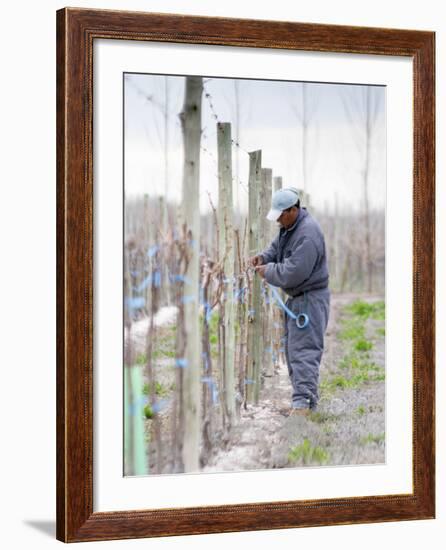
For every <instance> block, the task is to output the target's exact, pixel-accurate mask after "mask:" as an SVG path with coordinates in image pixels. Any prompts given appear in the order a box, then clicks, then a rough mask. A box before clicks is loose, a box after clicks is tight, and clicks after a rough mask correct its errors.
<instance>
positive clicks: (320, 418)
mask: <svg viewBox="0 0 446 550" xmlns="http://www.w3.org/2000/svg"><path fill="white" fill-rule="evenodd" d="M309 419H310V420H311V421H312V422H316V423H317V424H325V423H326V422H330V421H333V420H336V416H335V415H334V414H330V413H327V412H319V411H311V412H310V415H309Z"/></svg>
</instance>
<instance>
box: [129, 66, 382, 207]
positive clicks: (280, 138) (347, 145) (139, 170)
mask: <svg viewBox="0 0 446 550" xmlns="http://www.w3.org/2000/svg"><path fill="white" fill-rule="evenodd" d="M235 82H236V79H228V78H215V77H208V76H204V92H203V100H202V128H203V134H202V140H201V145H202V150H201V158H200V163H201V164H200V171H201V177H200V209H201V210H202V211H203V212H205V211H207V210H208V209H209V200H208V195H207V191H209V192H210V193H211V195H212V198H213V201H214V204H216V203H217V176H216V174H217V168H216V160H217V152H216V143H217V138H216V122H217V121H216V120H215V117H214V113H215V114H216V115H217V117H218V121H219V122H231V124H232V137H233V139H234V140H235V139H236V131H237V124H236V112H237V109H236V97H237V96H236V85H235ZM166 84H167V89H168V101H167V111H168V148H167V151H168V179H169V181H168V189H167V196H168V198H169V199H170V200H175V201H179V200H180V197H181V183H182V166H183V144H182V135H181V126H180V121H179V118H178V114H179V113H180V112H181V110H182V105H183V101H184V84H185V77H183V76H178V77H172V76H169V77H165V76H162V75H139V74H126V75H125V77H124V120H125V132H124V144H125V192H126V196H131V195H138V194H141V195H142V194H144V193H148V194H149V195H157V194H165V190H164V171H165V168H164V166H165V163H164V158H165V120H164V112H165V108H166V100H165V92H166ZM306 86H307V87H306V90H307V98H308V101H307V105H308V118H309V126H308V133H307V155H308V177H307V180H308V181H306V182H304V181H303V170H302V122H301V120H302V89H303V86H302V83H300V82H283V81H272V80H270V81H266V80H242V79H238V83H237V88H238V105H239V107H238V110H239V140H240V148H239V149H238V173H239V178H238V181H236V173H237V150H236V148H235V147H233V156H232V158H233V176H234V199H235V201H236V202H237V204H238V205H239V207H240V209H241V210H242V211H246V208H247V198H248V194H247V183H248V166H249V162H248V155H247V152H248V151H253V150H256V149H261V150H262V166H263V167H265V168H272V170H273V176H282V178H283V185H284V186H294V187H298V188H305V190H306V191H307V192H308V193H309V194H310V195H311V202H312V204H313V205H314V206H317V207H318V208H324V207H326V206H327V207H329V208H333V206H334V203H335V200H337V201H338V205H339V207H342V206H348V205H351V206H353V207H354V208H355V209H356V208H360V206H361V200H362V193H363V170H364V166H365V151H366V149H365V143H366V140H365V127H366V100H365V98H366V94H365V90H366V86H361V85H345V84H331V83H307V84H306ZM370 93H371V107H372V109H371V112H372V117H371V121H372V126H371V133H370V135H371V142H370V160H369V200H370V204H371V205H372V206H375V207H380V208H383V207H384V206H385V190H386V153H385V151H386V141H385V135H386V131H385V88H384V87H377V86H372V87H370ZM205 94H209V96H210V97H206V95H205ZM211 103H212V107H211ZM205 149H206V151H205Z"/></svg>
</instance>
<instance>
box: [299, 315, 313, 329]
mask: <svg viewBox="0 0 446 550" xmlns="http://www.w3.org/2000/svg"><path fill="white" fill-rule="evenodd" d="M309 322H310V320H309V319H308V315H307V314H306V313H299V315H298V316H297V317H296V325H297V328H305V327H307V326H308V323H309Z"/></svg>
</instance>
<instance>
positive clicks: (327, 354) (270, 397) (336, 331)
mask: <svg viewBox="0 0 446 550" xmlns="http://www.w3.org/2000/svg"><path fill="white" fill-rule="evenodd" d="M358 299H360V300H361V302H362V303H364V302H365V303H366V304H374V303H376V304H378V303H380V304H383V302H382V297H380V296H364V295H361V296H360V297H359V296H358V295H352V294H342V295H339V294H332V296H331V305H330V319H329V323H328V327H327V332H326V338H325V349H324V354H323V358H322V363H321V370H320V401H319V404H318V408H317V410H316V411H315V412H312V413H311V414H310V415H309V417H296V416H286V415H285V414H284V412H283V409H284V408H287V407H289V406H290V398H291V383H290V380H289V376H288V370H287V367H286V364H284V363H281V364H280V365H279V367H278V368H277V369H276V372H275V374H274V375H273V376H270V377H263V378H262V388H261V393H260V399H259V404H258V405H247V407H246V408H244V407H243V406H242V407H240V409H239V414H238V418H237V422H236V423H235V425H234V427H233V429H232V430H231V434H230V438H229V440H227V439H225V438H224V437H223V430H222V427H221V426H218V425H217V426H215V427H214V432H213V437H212V439H213V450H212V451H211V454H210V455H209V456H207V457H206V461H205V464H204V465H203V467H202V470H201V471H202V472H223V471H237V470H257V469H272V468H286V467H301V466H313V467H314V466H319V465H320V466H330V465H331V466H334V465H353V464H377V463H384V462H385V376H384V374H385V336H384V333H385V328H384V326H385V321H384V317H383V316H382V317H379V316H378V317H377V318H376V317H375V318H374V316H373V315H371V316H368V317H362V318H361V319H360V323H359V322H357V320H358V319H359V318H358V317H354V315H353V314H352V313H348V312H346V310H345V307H346V306H349V305H350V304H353V303H355V301H357V300H358ZM163 315H164V316H165V318H163V319H158V322H159V324H160V326H162V327H163V330H165V329H168V326H169V325H170V326H171V325H172V324H173V323H174V322H175V312H174V311H168V312H165V313H164V314H163ZM155 321H157V320H155ZM349 323H350V324H349ZM358 323H359V324H358ZM166 324H167V327H166ZM146 326H147V324H146V323H145V322H144V321H140V322H138V323H136V324H135V325H134V330H133V331H132V336H133V338H132V340H133V341H134V343H135V345H136V348H137V350H139V351H141V350H143V349H144V340H145V332H146ZM358 327H359V329H360V331H359V332H358ZM346 331H347V332H346ZM348 331H350V332H348ZM352 331H353V332H352ZM356 333H358V334H356ZM352 346H356V347H355V349H356V348H358V349H359V351H357V350H356V351H353V347H352ZM363 348H364V349H363ZM167 361H168V360H166V359H163V360H162V362H161V363H160V364H161V367H160V368H159V370H158V369H157V370H158V373H159V374H161V373H162V372H166V368H165V365H164V367H163V366H162V363H165V362H167ZM159 374H157V379H158V376H159ZM160 380H161V381H162V378H160ZM165 385H166V386H167V385H168V380H167V379H166V380H165ZM164 402H165V404H166V406H165V408H164V409H163V410H162V411H161V412H160V413H159V418H160V419H161V423H162V432H163V434H164V436H165V437H166V439H167V441H169V439H170V437H171V434H170V433H169V430H170V420H169V411H170V408H171V406H170V403H169V399H168V398H167V399H164ZM150 425H151V421H150V420H146V428H147V434H149V432H150ZM151 447H152V452H151V460H150V462H152V461H153V460H155V454H154V450H153V446H151ZM164 449H165V452H167V449H168V444H167V445H166V446H164ZM163 454H164V453H163ZM163 462H165V464H163V467H162V473H168V472H169V467H168V462H169V457H168V456H165V457H164V460H163Z"/></svg>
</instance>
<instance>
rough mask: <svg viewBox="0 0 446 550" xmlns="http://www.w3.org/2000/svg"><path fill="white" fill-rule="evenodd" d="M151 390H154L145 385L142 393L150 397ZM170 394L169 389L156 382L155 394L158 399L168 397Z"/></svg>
mask: <svg viewBox="0 0 446 550" xmlns="http://www.w3.org/2000/svg"><path fill="white" fill-rule="evenodd" d="M151 389H152V388H151V386H150V384H144V387H143V390H142V392H143V394H144V395H149V393H151ZM168 393H169V389H168V388H166V386H164V385H163V384H161V382H155V394H156V395H157V396H158V397H166V395H167V394H168Z"/></svg>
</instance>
